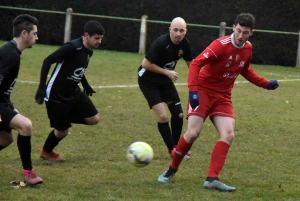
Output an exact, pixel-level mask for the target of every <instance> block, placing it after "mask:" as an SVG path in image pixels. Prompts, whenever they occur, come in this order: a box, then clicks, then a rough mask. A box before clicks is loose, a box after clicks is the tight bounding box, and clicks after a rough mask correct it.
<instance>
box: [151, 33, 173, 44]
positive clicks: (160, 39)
mask: <svg viewBox="0 0 300 201" xmlns="http://www.w3.org/2000/svg"><path fill="white" fill-rule="evenodd" d="M170 41H171V39H170V35H169V34H164V35H161V36H159V37H158V38H157V39H156V40H155V41H154V42H153V43H157V44H160V45H168V44H169V43H170Z"/></svg>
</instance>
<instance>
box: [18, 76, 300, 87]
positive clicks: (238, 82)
mask: <svg viewBox="0 0 300 201" xmlns="http://www.w3.org/2000/svg"><path fill="white" fill-rule="evenodd" d="M297 81H300V78H299V79H284V80H278V82H279V83H280V82H297ZM17 82H21V83H28V84H39V83H38V82H35V81H28V80H18V81H17ZM243 83H249V82H248V81H235V82H234V84H243ZM175 85H176V86H186V85H187V83H175ZM138 86H139V85H137V84H128V85H108V86H92V87H93V88H96V89H108V88H132V87H138Z"/></svg>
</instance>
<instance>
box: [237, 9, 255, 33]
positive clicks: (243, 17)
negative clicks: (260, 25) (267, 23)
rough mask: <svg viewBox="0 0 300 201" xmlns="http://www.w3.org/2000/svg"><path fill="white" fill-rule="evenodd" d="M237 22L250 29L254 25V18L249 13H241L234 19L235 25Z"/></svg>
mask: <svg viewBox="0 0 300 201" xmlns="http://www.w3.org/2000/svg"><path fill="white" fill-rule="evenodd" d="M238 24H239V25H241V26H244V27H249V28H250V29H251V30H252V29H254V25H255V18H254V16H253V15H252V14H250V13H241V14H239V15H238V16H237V18H236V20H235V26H236V25H238Z"/></svg>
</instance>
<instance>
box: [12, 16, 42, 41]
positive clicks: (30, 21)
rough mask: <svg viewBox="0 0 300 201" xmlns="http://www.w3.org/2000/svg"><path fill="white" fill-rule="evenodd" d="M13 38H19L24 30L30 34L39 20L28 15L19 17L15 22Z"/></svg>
mask: <svg viewBox="0 0 300 201" xmlns="http://www.w3.org/2000/svg"><path fill="white" fill-rule="evenodd" d="M12 24H13V37H19V36H20V35H21V32H22V31H23V30H25V31H27V32H28V33H29V32H30V31H31V30H33V25H36V26H37V25H38V20H37V19H36V18H35V17H33V16H31V15H28V14H22V15H18V16H17V17H16V18H15V19H14V20H13V23H12Z"/></svg>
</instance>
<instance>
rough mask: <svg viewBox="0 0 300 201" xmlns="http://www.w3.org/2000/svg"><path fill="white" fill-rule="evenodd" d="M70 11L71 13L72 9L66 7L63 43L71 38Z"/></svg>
mask: <svg viewBox="0 0 300 201" xmlns="http://www.w3.org/2000/svg"><path fill="white" fill-rule="evenodd" d="M72 13H73V9H72V8H68V9H67V10H66V23H65V36H64V43H66V42H69V41H70V40H71V28H72Z"/></svg>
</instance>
